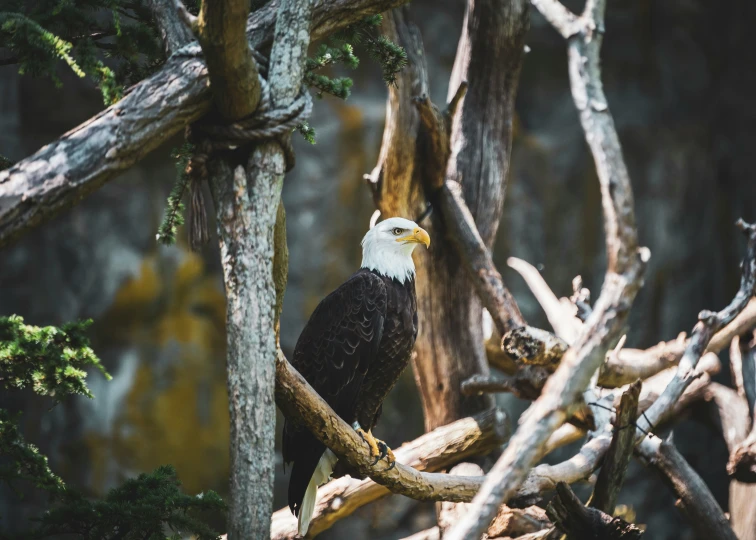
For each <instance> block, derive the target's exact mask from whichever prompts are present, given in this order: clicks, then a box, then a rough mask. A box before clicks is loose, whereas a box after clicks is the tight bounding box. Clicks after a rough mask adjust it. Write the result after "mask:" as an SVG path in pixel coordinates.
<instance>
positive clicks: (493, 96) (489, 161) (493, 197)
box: [370, 0, 528, 430]
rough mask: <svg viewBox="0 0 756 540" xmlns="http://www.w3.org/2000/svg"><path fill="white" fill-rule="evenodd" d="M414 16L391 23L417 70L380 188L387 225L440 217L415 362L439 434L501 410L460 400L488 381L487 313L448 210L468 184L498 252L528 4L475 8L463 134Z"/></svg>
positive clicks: (420, 270)
mask: <svg viewBox="0 0 756 540" xmlns="http://www.w3.org/2000/svg"><path fill="white" fill-rule="evenodd" d="M406 17H407V11H406V10H405V9H395V10H394V11H393V12H392V13H391V14H390V15H388V16H387V17H386V18H385V20H384V33H385V34H386V35H387V36H388V37H389V38H391V39H393V40H395V41H398V42H399V43H400V44H401V45H403V46H404V47H405V48H406V49H407V51H408V55H409V61H410V65H409V66H408V68H407V69H406V70H405V72H404V73H403V74H402V75H401V76H400V77H399V79H398V81H397V84H396V86H394V87H392V88H391V89H390V92H389V102H388V110H387V117H386V128H385V131H384V138H383V146H382V148H381V156H380V159H379V164H378V166H377V167H376V169H375V170H374V171H373V173H372V175H371V178H370V180H371V182H372V183H373V189H374V195H375V199H376V204H377V206H378V208H379V209H380V210H381V213H382V216H383V217H390V216H394V215H401V216H406V217H409V218H415V217H416V216H417V215H419V214H420V213H421V212H422V210H423V209H424V207H425V197H426V196H427V197H428V198H429V199H430V201H431V203H432V204H433V205H434V207H435V209H436V211H435V212H434V213H433V214H432V217H431V223H430V224H427V225H426V224H424V226H427V227H428V228H429V230H430V234H431V237H432V238H433V240H434V241H433V245H432V248H431V249H430V250H429V251H428V253H420V254H418V256H417V259H416V263H417V276H418V277H417V293H418V313H419V320H420V331H419V335H418V339H417V343H416V345H415V351H416V353H417V354H416V356H415V360H414V363H413V368H414V372H415V378H416V381H417V385H418V388H419V389H420V393H421V396H422V400H423V409H424V412H425V427H426V430H431V429H434V428H436V427H438V426H441V425H444V424H447V423H449V422H452V421H454V420H456V419H458V418H462V417H464V416H468V415H470V414H475V413H477V412H480V411H481V410H485V409H487V408H490V407H492V406H493V399H492V398H491V397H490V396H477V395H472V396H464V395H462V394H461V393H460V392H459V388H460V385H461V383H462V381H464V380H466V379H468V378H469V377H471V376H473V375H477V374H487V373H488V364H487V360H486V354H485V346H484V339H483V332H482V316H481V313H482V306H481V303H480V300H479V299H478V296H477V294H476V292H475V289H474V287H473V285H472V283H471V282H470V280H469V279H468V277H467V275H466V273H465V269H464V268H463V267H462V266H461V265H460V262H459V257H458V256H457V254H456V252H455V251H454V248H453V246H452V245H450V244H449V242H448V240H447V238H446V230H445V227H444V222H443V217H442V212H441V208H439V206H440V205H441V204H442V197H443V190H444V189H446V188H445V187H443V186H444V181H445V180H446V178H451V179H453V180H456V181H458V182H460V183H461V184H462V187H463V192H464V195H465V198H466V199H467V203H468V205H469V206H470V208H471V210H472V212H473V216H474V218H475V220H476V224H477V226H478V229H479V230H480V232H481V236H482V238H483V240H484V242H485V243H486V245H487V246H488V247H489V248H490V247H491V245H492V244H493V240H494V237H495V235H496V229H497V227H498V224H499V218H500V216H501V208H502V204H503V200H504V192H505V185H506V177H507V171H508V169H509V154H510V149H511V140H512V116H513V112H514V97H515V92H516V87H517V81H518V76H519V69H520V65H521V62H522V55H523V46H524V35H525V31H526V29H527V26H528V17H527V3H526V2H525V1H524V0H514V1H502V0H478V1H473V0H470V2H469V4H468V13H467V15H466V17H465V27H464V30H463V34H462V38H461V39H460V44H459V49H458V53H457V60H456V62H455V67H454V74H453V76H452V82H451V84H450V101H451V102H452V103H453V106H452V107H450V109H455V108H456V106H457V105H459V107H461V109H460V112H459V115H458V116H457V118H455V119H454V123H453V126H452V125H451V124H450V122H451V117H452V116H453V112H454V111H452V110H450V111H447V112H446V113H445V114H442V113H440V112H439V111H438V110H437V109H436V108H435V106H433V105H432V104H431V103H430V102H429V100H428V99H427V96H428V93H429V92H428V87H427V73H426V65H425V59H424V50H423V46H422V40H421V38H420V35H419V32H418V31H417V28H415V27H414V25H412V24H411V23H408V22H407V20H406ZM473 29H474V30H473ZM465 80H466V81H469V82H470V84H471V85H472V86H471V91H470V93H469V95H468V96H467V97H466V98H465V99H464V101H463V102H462V103H461V104H459V103H458V101H456V100H454V99H452V97H453V96H455V95H456V94H457V89H458V88H459V87H460V84H461V83H462V81H465ZM415 98H420V99H417V100H416V99H415ZM416 107H417V108H420V110H421V113H422V114H423V115H424V118H423V121H422V123H421V121H420V114H418V110H417V108H416Z"/></svg>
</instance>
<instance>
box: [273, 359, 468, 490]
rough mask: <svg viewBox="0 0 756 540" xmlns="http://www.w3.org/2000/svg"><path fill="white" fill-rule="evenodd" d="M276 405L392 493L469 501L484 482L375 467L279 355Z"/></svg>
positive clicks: (383, 465) (381, 464) (364, 447)
mask: <svg viewBox="0 0 756 540" xmlns="http://www.w3.org/2000/svg"><path fill="white" fill-rule="evenodd" d="M276 403H277V404H278V406H279V407H280V408H281V411H282V412H283V413H284V414H285V415H286V416H287V417H289V418H297V419H298V420H299V421H301V422H302V423H303V425H305V426H306V427H307V428H308V429H309V430H310V431H311V432H312V433H313V435H315V437H317V438H318V440H320V441H321V442H322V443H323V444H325V445H326V446H327V447H328V448H330V449H331V450H332V451H333V452H334V453H335V454H336V455H337V456H339V458H341V459H344V460H345V461H346V462H347V463H348V465H349V466H350V467H351V468H352V469H354V470H356V471H357V472H358V473H359V474H362V475H365V476H369V477H370V478H372V479H373V481H375V482H376V483H378V484H381V485H382V486H385V487H386V488H388V489H389V490H390V491H391V492H392V493H399V494H401V495H406V496H407V497H411V498H413V499H417V500H423V501H453V502H469V501H470V500H472V497H473V496H474V495H475V493H476V492H477V490H478V488H479V487H480V485H481V483H482V481H483V479H482V478H480V477H474V478H469V477H462V476H449V475H448V474H440V473H427V472H421V471H418V470H416V469H413V468H411V467H407V466H406V465H402V464H401V463H397V464H396V466H395V467H394V468H393V469H388V467H387V465H386V463H385V462H384V461H381V462H379V463H378V464H376V465H373V462H374V459H373V458H372V457H371V456H370V451H369V449H368V447H367V445H366V444H365V442H364V441H363V440H362V438H361V437H360V436H359V435H358V434H357V433H356V432H355V430H354V429H353V428H352V427H351V426H349V425H348V424H347V423H346V422H344V421H343V420H342V419H341V418H340V417H339V416H338V415H337V414H336V413H335V412H334V411H333V409H331V408H330V407H329V406H328V404H327V403H326V402H325V401H323V399H322V398H321V397H320V396H319V395H318V394H317V393H316V392H315V391H314V390H313V389H312V387H311V386H310V385H309V384H308V383H307V381H305V379H304V378H303V377H302V376H301V375H300V374H299V373H297V371H296V370H295V369H294V368H293V367H292V366H291V364H289V362H288V361H287V360H286V358H284V357H283V355H282V354H281V353H280V352H279V357H278V360H277V361H276Z"/></svg>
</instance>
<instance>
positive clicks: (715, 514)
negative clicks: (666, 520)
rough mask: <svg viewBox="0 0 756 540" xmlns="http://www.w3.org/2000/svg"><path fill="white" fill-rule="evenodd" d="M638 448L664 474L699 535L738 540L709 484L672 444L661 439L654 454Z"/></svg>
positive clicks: (701, 536)
mask: <svg viewBox="0 0 756 540" xmlns="http://www.w3.org/2000/svg"><path fill="white" fill-rule="evenodd" d="M639 450H640V452H641V454H642V455H643V457H644V459H646V460H647V461H648V464H649V465H650V466H651V467H653V468H654V469H656V470H657V471H658V472H659V473H660V474H661V477H662V479H664V481H665V482H666V483H667V484H668V485H669V487H670V488H671V489H672V491H674V493H675V495H677V497H679V500H678V501H677V506H678V507H679V508H680V510H682V512H683V513H684V514H685V515H686V517H687V518H688V521H690V523H691V525H692V526H693V528H694V530H695V531H696V535H697V536H699V537H700V538H717V539H722V540H737V537H736V536H735V533H734V532H733V530H732V527H730V524H729V522H728V521H727V518H726V517H725V515H724V513H723V512H722V509H721V508H720V507H719V505H718V504H717V501H716V499H714V496H713V495H712V494H711V491H710V490H709V487H708V486H707V485H706V483H705V482H704V481H703V480H702V479H701V477H700V476H699V475H698V474H697V473H696V471H694V470H693V468H692V467H691V466H690V465H689V464H688V462H687V461H685V458H683V457H682V456H681V455H680V453H679V452H678V451H677V450H676V449H675V447H674V445H673V444H671V443H668V442H660V443H659V445H658V449H657V450H656V451H655V452H654V453H653V454H649V453H647V452H646V451H645V449H644V447H643V445H641V446H640V447H639Z"/></svg>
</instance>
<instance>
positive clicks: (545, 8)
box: [531, 0, 580, 39]
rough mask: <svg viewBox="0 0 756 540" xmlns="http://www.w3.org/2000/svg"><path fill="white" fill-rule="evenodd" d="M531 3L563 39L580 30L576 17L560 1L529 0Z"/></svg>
mask: <svg viewBox="0 0 756 540" xmlns="http://www.w3.org/2000/svg"><path fill="white" fill-rule="evenodd" d="M531 3H532V4H533V6H535V8H536V9H537V10H538V11H540V12H541V15H543V16H544V18H545V19H546V20H547V21H549V23H550V24H551V26H553V27H554V28H555V29H556V31H557V32H559V33H560V34H561V35H562V37H563V38H564V39H568V38H570V37H572V36H573V35H574V34H575V33H577V32H579V31H580V26H579V25H578V19H577V17H576V16H575V14H574V13H572V12H571V11H570V10H569V9H567V8H566V7H564V6H563V5H562V3H561V2H558V1H557V0H531Z"/></svg>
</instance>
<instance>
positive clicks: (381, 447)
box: [353, 422, 396, 471]
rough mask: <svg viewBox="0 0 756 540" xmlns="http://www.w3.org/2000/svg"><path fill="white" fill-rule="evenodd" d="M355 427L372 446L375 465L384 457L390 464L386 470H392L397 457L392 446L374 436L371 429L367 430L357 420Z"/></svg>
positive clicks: (371, 451) (371, 450)
mask: <svg viewBox="0 0 756 540" xmlns="http://www.w3.org/2000/svg"><path fill="white" fill-rule="evenodd" d="M353 427H354V430H355V431H356V432H357V433H359V435H360V437H362V440H363V441H365V442H366V443H367V445H368V446H369V447H370V456H371V457H374V458H375V461H373V465H375V464H376V463H378V462H379V461H380V460H382V459H383V458H386V461H387V462H388V464H389V468H388V469H386V470H389V471H390V470H391V469H393V468H394V467H395V466H396V458H395V457H394V452H392V451H391V448H389V447H388V445H387V444H386V443H385V442H383V441H381V440H380V439H376V438H375V437H373V433H372V432H371V431H370V430H368V431H365V430H364V429H362V427H361V426H360V425H359V424H358V423H357V422H355V423H354V426H353Z"/></svg>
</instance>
